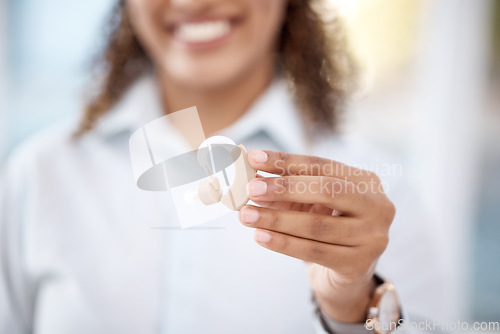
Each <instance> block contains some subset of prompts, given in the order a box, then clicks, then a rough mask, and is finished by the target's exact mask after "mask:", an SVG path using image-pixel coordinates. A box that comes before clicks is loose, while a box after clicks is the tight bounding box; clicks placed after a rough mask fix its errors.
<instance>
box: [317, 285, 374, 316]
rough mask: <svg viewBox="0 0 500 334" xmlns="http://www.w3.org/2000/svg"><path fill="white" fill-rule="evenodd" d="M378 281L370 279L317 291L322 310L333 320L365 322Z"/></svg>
mask: <svg viewBox="0 0 500 334" xmlns="http://www.w3.org/2000/svg"><path fill="white" fill-rule="evenodd" d="M376 286H377V281H376V280H375V278H374V277H373V276H372V277H370V279H368V280H365V281H362V282H356V283H349V284H346V285H343V286H342V287H335V288H332V289H331V291H329V292H326V293H325V292H323V293H319V292H315V293H314V294H315V298H316V301H317V303H318V306H319V308H320V309H321V312H323V314H325V315H326V316H327V317H329V318H330V319H332V320H335V321H339V322H343V323H364V322H365V321H366V316H367V309H368V306H369V304H370V301H371V297H372V295H373V292H374V290H375V288H376Z"/></svg>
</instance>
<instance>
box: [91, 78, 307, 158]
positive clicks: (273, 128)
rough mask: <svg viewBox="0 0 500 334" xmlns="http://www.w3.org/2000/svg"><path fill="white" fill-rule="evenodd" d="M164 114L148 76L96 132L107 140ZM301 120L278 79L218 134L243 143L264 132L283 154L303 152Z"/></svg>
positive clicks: (133, 87)
mask: <svg viewBox="0 0 500 334" xmlns="http://www.w3.org/2000/svg"><path fill="white" fill-rule="evenodd" d="M162 115H163V108H162V104H161V98H160V93H159V90H158V85H157V83H156V80H155V78H154V75H152V74H148V75H145V76H143V77H141V78H140V79H138V80H137V81H136V82H135V83H134V84H133V85H132V86H131V88H130V89H129V90H128V92H127V93H125V96H124V97H123V98H122V99H121V100H120V102H118V103H117V104H116V105H115V106H114V107H113V108H112V109H111V110H110V111H109V112H108V113H107V114H105V115H104V116H103V117H102V118H101V119H100V120H99V122H98V124H97V125H96V128H95V131H96V132H97V133H98V134H99V135H102V136H104V137H105V138H107V137H111V136H114V135H117V134H119V133H124V132H129V133H132V132H133V131H135V130H136V129H138V128H140V127H141V126H142V125H144V124H146V123H148V122H150V121H152V120H154V119H156V118H158V117H161V116H162ZM302 121H303V118H302V116H301V114H300V112H299V110H298V108H297V107H296V104H295V103H294V101H293V96H292V94H291V92H290V90H289V87H288V85H287V82H286V80H285V79H283V78H280V77H277V78H276V79H274V80H273V82H272V83H271V84H270V85H269V87H268V88H267V89H266V91H265V92H264V93H263V94H262V95H261V96H260V97H259V98H257V100H256V101H255V102H254V103H253V104H252V106H251V107H250V108H249V110H248V111H247V112H246V113H245V114H244V115H243V116H242V117H240V119H238V120H237V121H236V122H235V123H234V124H232V125H231V126H229V127H227V128H225V129H223V130H222V131H220V132H219V134H220V135H224V136H226V137H229V138H231V139H232V140H233V141H235V142H236V143H240V142H242V141H244V140H245V139H246V138H249V137H251V136H252V135H255V134H256V133H258V132H260V131H264V132H265V133H266V134H267V135H268V136H269V137H270V138H271V139H272V140H274V141H275V142H277V144H278V146H279V147H280V148H282V149H283V150H284V151H287V152H292V151H293V152H297V153H304V152H305V149H306V143H307V140H306V136H305V132H304V127H303V126H302Z"/></svg>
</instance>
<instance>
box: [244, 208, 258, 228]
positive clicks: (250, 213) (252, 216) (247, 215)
mask: <svg viewBox="0 0 500 334" xmlns="http://www.w3.org/2000/svg"><path fill="white" fill-rule="evenodd" d="M240 216H241V219H242V220H243V222H244V223H246V224H253V223H255V222H256V221H257V219H259V212H258V211H257V210H255V209H252V208H249V207H245V208H243V209H242V210H241V211H240Z"/></svg>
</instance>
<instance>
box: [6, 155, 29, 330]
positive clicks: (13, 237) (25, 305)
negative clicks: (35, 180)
mask: <svg viewBox="0 0 500 334" xmlns="http://www.w3.org/2000/svg"><path fill="white" fill-rule="evenodd" d="M22 160H23V158H22V157H15V158H14V159H11V160H10V161H9V162H8V164H7V165H6V167H5V168H4V169H3V170H2V171H1V172H0V333H9V334H21V333H31V332H32V330H31V328H32V326H31V322H32V320H31V319H32V318H33V317H32V310H33V305H34V303H33V300H34V298H33V296H34V293H33V289H31V285H30V283H29V280H28V277H27V274H26V260H25V257H24V249H23V241H24V239H25V238H24V235H23V234H24V231H25V229H24V226H23V215H25V214H26V212H25V208H24V201H25V200H26V197H27V194H26V193H25V190H26V189H23V188H24V187H25V185H26V181H27V178H28V175H26V172H25V170H24V168H23V167H26V165H25V164H24V163H23V162H22Z"/></svg>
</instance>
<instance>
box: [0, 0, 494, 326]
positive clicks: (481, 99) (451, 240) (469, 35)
mask: <svg viewBox="0 0 500 334" xmlns="http://www.w3.org/2000/svg"><path fill="white" fill-rule="evenodd" d="M327 2H328V6H329V7H331V8H332V11H331V13H332V15H333V13H334V10H333V9H335V8H337V9H338V12H339V14H338V15H342V16H343V17H344V18H345V21H346V24H347V38H348V41H349V43H350V45H351V47H352V50H353V52H354V54H355V56H356V58H357V59H358V62H359V64H360V66H361V68H362V70H363V72H362V73H363V75H362V89H361V90H360V92H359V93H358V94H357V95H356V96H355V98H354V101H353V103H352V106H351V111H350V113H349V114H348V116H347V118H346V120H345V127H344V128H345V131H344V133H345V135H346V136H348V137H350V138H351V139H352V140H355V141H360V142H365V143H370V145H372V146H377V147H381V148H383V149H384V150H387V151H389V152H390V153H391V154H393V155H395V156H397V157H398V159H399V160H400V161H404V167H405V169H404V173H405V174H406V176H407V177H408V178H409V179H410V180H411V181H412V183H413V184H414V186H415V187H417V188H418V189H419V190H420V192H421V193H422V194H423V199H424V201H425V205H426V207H427V209H428V210H429V212H430V213H431V214H432V215H433V217H434V220H435V222H436V224H438V225H439V227H440V228H441V230H442V231H443V233H442V236H443V237H442V242H441V246H442V249H441V251H442V252H443V253H444V254H445V255H446V256H447V259H448V261H447V268H446V269H447V272H448V273H449V277H450V285H451V286H452V287H453V291H454V293H453V295H450V296H449V298H451V299H453V303H452V304H453V305H455V307H456V309H455V310H451V311H450V313H451V314H457V315H459V316H460V319H461V320H465V319H469V320H477V321H499V320H500V0H327ZM113 3H114V1H113V0H87V1H82V2H68V1H63V0H36V1H35V0H15V1H14V0H0V167H1V166H2V164H3V163H4V162H5V160H6V158H7V157H8V154H9V152H11V151H12V150H13V149H14V148H15V147H16V145H18V144H19V143H21V142H22V141H23V140H24V139H26V138H27V137H28V136H29V135H30V134H32V133H34V132H36V131H39V130H41V129H43V128H46V127H47V126H49V125H50V124H53V123H55V122H58V121H60V120H62V119H65V118H68V117H72V116H73V117H74V115H76V114H77V113H78V112H79V110H80V109H81V106H82V103H83V98H82V97H83V94H82V92H83V88H84V87H85V84H86V83H87V82H88V79H89V78H88V65H89V61H90V59H91V57H92V55H94V54H95V52H96V50H97V49H98V48H99V47H100V46H101V45H102V43H103V39H102V38H103V22H104V21H105V18H106V15H107V13H108V11H109V10H110V8H111V6H112V4H113ZM455 320H456V319H455Z"/></svg>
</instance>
